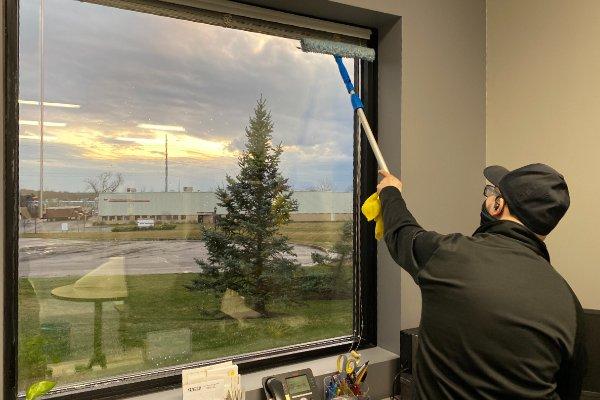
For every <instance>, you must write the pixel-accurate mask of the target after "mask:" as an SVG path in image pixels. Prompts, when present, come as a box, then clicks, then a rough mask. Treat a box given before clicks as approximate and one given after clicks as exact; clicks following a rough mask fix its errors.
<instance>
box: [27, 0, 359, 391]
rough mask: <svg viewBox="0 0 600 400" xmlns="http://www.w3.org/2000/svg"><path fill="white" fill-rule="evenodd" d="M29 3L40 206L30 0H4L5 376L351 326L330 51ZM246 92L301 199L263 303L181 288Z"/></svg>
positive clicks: (346, 173) (349, 119) (343, 139)
mask: <svg viewBox="0 0 600 400" xmlns="http://www.w3.org/2000/svg"><path fill="white" fill-rule="evenodd" d="M45 2H46V5H45V15H44V49H45V50H44V65H45V74H44V76H45V77H46V80H45V81H44V82H43V84H44V92H45V98H44V99H43V103H42V104H44V105H45V107H44V121H45V122H44V124H43V126H44V154H43V161H44V196H43V198H44V210H45V217H46V218H44V219H43V220H40V219H36V218H34V217H35V216H37V215H38V207H39V204H38V201H37V196H38V194H39V189H40V188H39V167H40V161H41V158H40V152H39V150H40V123H39V117H40V109H39V107H40V99H39V87H40V80H39V76H40V74H39V53H38V49H39V43H38V23H39V6H40V4H39V0H21V2H20V48H19V59H20V66H19V74H20V88H19V89H20V96H21V98H22V99H23V101H21V102H20V104H19V107H20V109H19V113H20V118H21V119H22V120H23V121H26V122H27V123H23V124H21V125H20V127H19V137H20V143H19V152H20V154H19V171H20V176H19V179H20V191H21V193H20V199H19V203H20V204H19V207H20V208H19V210H20V221H19V222H20V225H19V235H20V236H19V277H20V279H19V327H18V328H19V368H18V371H19V388H20V389H21V390H23V389H24V388H25V387H27V386H28V385H29V384H30V383H32V382H34V381H39V380H42V379H52V380H55V381H57V382H58V387H64V386H67V385H70V384H75V383H81V382H89V381H94V380H97V379H103V378H110V377H114V376H121V375H127V374H130V373H134V372H140V371H147V370H153V369H156V368H162V367H169V366H173V365H180V364H183V363H189V362H195V361H201V360H210V359H214V358H219V357H226V356H232V355H237V354H244V353H249V352H253V351H260V350H266V349H269V348H275V347H282V346H287V345H293V344H299V343H305V342H311V341H317V340H322V339H327V338H332V337H340V336H346V335H351V334H352V316H353V310H352V293H353V288H352V259H353V257H352V242H353V241H352V236H351V232H352V230H351V229H350V230H347V229H346V228H347V225H346V224H348V223H351V221H352V181H353V177H352V171H353V114H352V110H351V108H350V105H349V102H348V98H347V94H346V93H345V90H344V87H343V85H342V83H341V81H340V79H339V75H338V72H337V70H336V65H335V63H334V62H333V60H332V59H331V57H328V56H323V55H316V54H304V53H302V52H301V51H300V50H298V49H297V48H296V47H297V46H298V43H297V42H296V41H293V40H289V39H284V38H279V37H273V36H268V35H262V34H256V33H250V32H243V31H236V30H232V29H227V28H222V27H216V26H210V25H204V24H199V23H194V22H189V21H182V20H176V19H170V18H166V17H159V16H155V15H146V14H141V13H136V12H131V11H125V10H120V9H114V8H110V7H104V6H99V5H93V4H88V3H81V2H77V1H73V0H45ZM347 66H348V68H349V71H350V73H351V74H352V73H353V65H352V63H351V62H348V63H347ZM292 94H293V95H292ZM261 95H262V96H263V98H264V99H266V100H267V103H266V105H267V108H268V110H269V111H270V113H271V117H272V120H273V123H274V130H273V143H275V144H277V143H280V142H281V143H282V146H283V153H282V156H281V163H280V165H279V170H280V172H281V173H282V175H283V176H284V177H285V178H288V179H289V184H290V185H291V187H292V189H293V190H294V196H295V198H296V199H297V200H298V203H299V204H298V206H299V209H298V212H297V213H293V214H292V221H291V222H290V223H289V224H286V225H283V226H281V227H280V228H279V230H280V233H281V234H284V235H286V236H287V237H288V238H289V244H290V245H291V246H292V248H293V252H294V253H295V256H293V259H294V260H295V261H296V262H297V263H298V264H299V265H300V266H299V267H298V268H297V271H296V272H295V276H294V278H295V279H296V280H295V281H294V283H293V284H290V285H289V287H286V290H285V292H287V293H288V294H289V295H290V299H289V300H293V301H283V300H276V299H275V300H271V301H270V302H269V303H268V304H267V306H266V309H267V311H268V313H269V314H268V315H266V316H265V315H262V314H260V313H257V312H256V311H255V310H254V309H253V306H252V304H249V303H248V299H246V298H244V297H242V296H241V295H240V294H239V293H237V292H235V291H233V290H226V291H224V292H222V293H220V294H214V293H212V292H209V291H207V290H189V287H190V286H191V285H192V284H193V281H194V279H195V278H196V277H197V275H198V272H199V266H198V264H197V263H196V261H195V260H196V259H200V260H206V259H207V258H208V256H209V253H208V250H207V246H206V243H205V242H204V241H203V240H202V235H201V227H202V226H203V225H208V226H211V225H213V224H214V222H215V218H216V217H217V216H218V213H222V212H223V210H222V209H221V208H220V207H218V205H217V204H216V200H215V197H214V192H215V189H216V188H217V187H219V186H223V185H224V184H225V183H226V181H225V176H226V174H228V175H230V176H233V177H235V176H236V175H237V173H238V172H239V166H238V164H237V161H238V157H239V155H240V154H241V151H243V149H244V146H245V144H246V137H245V131H244V128H245V127H246V126H247V125H248V118H249V116H251V115H252V114H253V109H254V107H255V105H256V102H257V100H258V99H259V98H260V97H261ZM52 104H55V105H56V104H59V105H69V107H66V106H64V107H51V105H52ZM71 105H73V106H71ZM75 105H76V106H75ZM48 121H51V122H52V124H50V123H49V122H48ZM165 136H166V137H165ZM166 139H168V176H169V179H168V185H167V189H168V191H169V193H164V189H165V141H166ZM107 174H108V175H107ZM119 181H120V182H119ZM89 182H92V183H94V184H95V186H96V188H99V189H100V190H99V192H100V193H99V195H98V196H96V195H95V194H94V193H93V191H92V190H91V189H92V188H91V185H90V184H89ZM115 182H117V183H120V184H119V185H118V188H117V189H116V191H115V193H106V192H105V190H103V188H106V187H110V186H111V184H112V183H115ZM188 188H191V189H188ZM215 207H217V215H215V211H214V208H215ZM138 221H145V222H143V223H142V224H139V223H138ZM149 221H152V222H149ZM159 228H160V229H159ZM348 233H349V235H348ZM299 387H303V386H302V385H300V386H299Z"/></svg>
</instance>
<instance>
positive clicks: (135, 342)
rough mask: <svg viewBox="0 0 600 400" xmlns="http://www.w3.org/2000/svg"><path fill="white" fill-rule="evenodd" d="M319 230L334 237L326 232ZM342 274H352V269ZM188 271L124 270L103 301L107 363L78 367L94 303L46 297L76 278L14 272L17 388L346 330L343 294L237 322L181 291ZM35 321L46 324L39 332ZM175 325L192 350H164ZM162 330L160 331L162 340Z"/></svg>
mask: <svg viewBox="0 0 600 400" xmlns="http://www.w3.org/2000/svg"><path fill="white" fill-rule="evenodd" d="M298 225H300V223H299V224H298ZM313 227H314V226H313ZM300 232H301V233H302V234H300ZM313 232H318V231H313ZM163 233H164V232H163ZM296 233H298V234H299V236H300V237H303V238H305V240H306V241H307V242H309V238H310V234H309V232H308V230H304V229H297V230H296ZM322 234H323V235H324V236H326V235H330V236H328V237H330V238H331V239H332V240H334V236H333V235H332V234H331V233H328V232H322ZM307 244H309V243H307ZM319 269H320V270H322V269H323V268H319ZM321 272H322V271H321ZM348 273H349V274H351V268H348ZM194 276H195V275H194V274H168V275H139V276H127V277H126V280H127V288H128V291H129V293H128V297H127V298H126V299H125V300H124V301H122V302H106V303H104V305H103V329H102V337H103V347H102V348H103V351H104V352H105V353H106V356H107V360H108V365H107V368H106V369H100V368H98V367H96V368H95V369H93V370H91V371H79V372H75V368H76V367H77V366H81V365H84V364H85V363H86V362H87V361H88V360H89V358H90V356H91V354H92V349H93V347H92V337H93V324H94V306H93V303H74V302H68V301H63V300H57V299H54V298H53V297H52V296H51V294H50V291H51V290H52V289H53V288H55V287H59V286H63V285H66V284H70V283H73V281H74V280H75V278H31V279H20V282H19V283H20V285H19V329H20V331H19V332H20V357H21V358H20V361H19V365H20V368H19V382H20V387H21V388H24V387H25V386H26V385H27V384H28V383H29V382H31V381H33V380H39V379H42V378H43V377H44V376H43V375H44V373H46V374H48V373H50V372H51V373H52V376H47V377H49V378H51V379H54V380H57V381H58V382H59V384H66V383H69V382H80V381H86V380H92V379H98V378H101V377H104V376H114V375H118V374H123V373H131V372H135V371H141V370H148V369H152V368H157V367H164V366H167V365H176V364H181V363H185V362H190V361H198V360H207V359H213V358H217V357H223V356H228V355H234V354H242V353H247V352H253V351H258V350H263V349H268V348H275V347H280V346H286V345H291V344H296V343H302V342H308V341H314V340H319V339H324V338H330V337H337V336H343V335H349V334H351V332H352V299H351V297H350V296H349V297H348V298H347V299H342V300H299V301H298V303H296V304H289V303H287V304H284V303H273V304H270V305H269V311H270V312H271V313H272V315H273V316H271V317H269V318H257V319H248V320H244V321H238V320H234V319H231V318H223V316H219V317H218V318H215V317H208V316H207V315H206V314H204V313H203V312H202V310H203V309H214V308H215V307H217V308H218V307H219V304H220V299H218V298H216V297H215V296H213V295H211V294H209V293H205V292H198V291H189V290H187V289H186V288H185V286H186V285H189V284H190V283H191V281H192V279H193V278H194ZM52 324H53V325H52ZM41 326H45V327H46V333H45V334H43V335H42V334H41V333H40V327H41ZM49 326H61V327H62V329H63V331H62V332H61V333H58V334H56V333H55V334H52V332H48V329H47V328H48V327H49ZM174 330H179V332H186V331H187V330H189V332H191V353H188V354H186V355H181V354H179V355H177V354H169V351H172V350H174V349H173V347H177V346H175V345H173V344H172V343H174V342H173V341H172V337H171V336H169V335H170V334H169V333H168V331H174ZM161 335H164V337H165V339H164V340H162V341H161V340H160V337H161ZM152 336H154V337H158V338H159V340H158V343H163V342H164V343H163V344H164V345H165V348H164V349H158V350H157V349H156V343H155V344H154V345H149V344H148V338H149V337H152ZM170 337H171V339H169V338H170ZM184 344H185V343H184ZM152 347H154V349H153V348H152ZM159 347H160V346H159ZM184 347H185V346H184ZM175 350H176V349H175ZM145 351H146V352H147V351H150V352H152V351H155V352H156V351H159V352H160V351H163V352H164V351H166V353H164V354H163V357H161V358H160V359H148V357H145V356H144V352H145Z"/></svg>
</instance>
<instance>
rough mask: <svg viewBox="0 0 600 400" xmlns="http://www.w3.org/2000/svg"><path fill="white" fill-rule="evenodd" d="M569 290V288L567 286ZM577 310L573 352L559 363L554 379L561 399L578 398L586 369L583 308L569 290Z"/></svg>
mask: <svg viewBox="0 0 600 400" xmlns="http://www.w3.org/2000/svg"><path fill="white" fill-rule="evenodd" d="M569 289H570V290H571V288H570V287H569ZM571 295H572V296H573V301H574V302H575V308H576V311H577V328H576V331H575V344H574V347H573V353H572V354H571V355H566V356H565V359H564V360H563V362H562V363H561V365H560V370H559V372H558V375H557V380H556V392H557V393H558V395H559V396H560V398H561V400H578V399H579V397H580V396H581V390H582V384H583V377H584V376H585V373H586V370H587V352H586V349H585V342H584V339H585V321H584V314H583V308H582V307H581V304H580V303H579V300H578V299H577V296H576V295H575V293H574V292H573V290H571Z"/></svg>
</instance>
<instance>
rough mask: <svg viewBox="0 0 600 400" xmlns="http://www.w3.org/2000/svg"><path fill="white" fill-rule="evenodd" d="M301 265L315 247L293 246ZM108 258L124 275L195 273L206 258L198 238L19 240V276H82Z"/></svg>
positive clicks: (307, 262)
mask: <svg viewBox="0 0 600 400" xmlns="http://www.w3.org/2000/svg"><path fill="white" fill-rule="evenodd" d="M294 252H295V253H296V255H297V257H296V259H297V260H298V262H299V263H300V264H301V265H304V266H307V265H312V264H313V262H312V259H311V253H314V252H318V253H322V252H321V251H319V250H316V249H314V248H311V247H308V246H301V245H295V246H294ZM109 257H124V265H125V273H126V274H127V275H143V274H170V273H194V272H198V271H199V269H198V265H197V264H196V262H195V261H194V259H195V258H198V259H202V260H204V259H206V258H207V257H208V252H207V250H206V247H205V246H204V243H203V242H202V241H188V240H159V241H153V240H131V241H130V240H123V241H121V240H119V241H115V240H110V241H98V240H66V239H40V238H20V239H19V276H20V277H61V276H83V275H85V274H86V273H88V272H90V271H92V270H93V269H95V268H97V267H99V266H100V265H102V264H103V263H105V262H106V261H107V260H108V258H109Z"/></svg>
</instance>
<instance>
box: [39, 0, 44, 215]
mask: <svg viewBox="0 0 600 400" xmlns="http://www.w3.org/2000/svg"><path fill="white" fill-rule="evenodd" d="M39 46H40V196H39V217H40V219H42V218H43V217H44V0H40V28H39Z"/></svg>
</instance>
